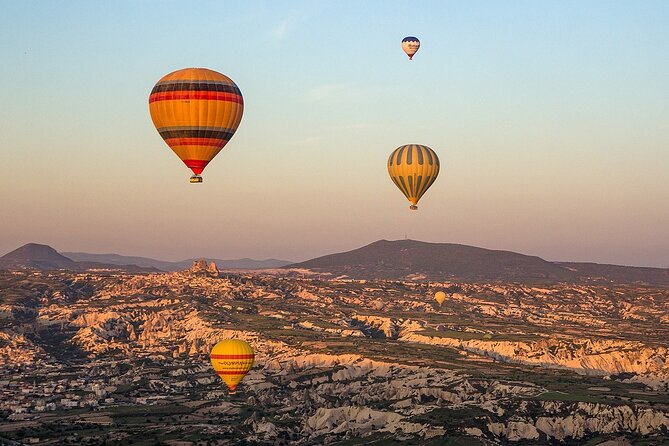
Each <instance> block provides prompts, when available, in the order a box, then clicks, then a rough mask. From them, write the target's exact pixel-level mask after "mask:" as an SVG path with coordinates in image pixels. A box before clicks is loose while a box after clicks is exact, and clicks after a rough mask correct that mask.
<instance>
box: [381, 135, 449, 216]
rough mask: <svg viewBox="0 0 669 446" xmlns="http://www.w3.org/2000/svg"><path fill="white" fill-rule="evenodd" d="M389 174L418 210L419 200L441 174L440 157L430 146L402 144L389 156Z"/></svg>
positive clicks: (412, 207) (413, 208) (412, 206)
mask: <svg viewBox="0 0 669 446" xmlns="http://www.w3.org/2000/svg"><path fill="white" fill-rule="evenodd" d="M388 174H390V178H391V179H392V180H393V182H394V183H395V185H396V186H397V187H398V188H399V190H400V191H402V193H403V194H404V196H406V197H407V199H408V200H409V201H410V202H411V206H410V208H411V209H412V210H416V209H418V206H416V205H417V204H418V200H420V198H421V197H422V196H423V194H424V193H425V192H426V191H427V190H428V188H429V187H430V186H432V183H434V180H436V179H437V175H439V158H438V157H437V154H436V153H435V152H434V150H432V149H430V148H429V147H428V146H422V145H420V144H408V145H405V146H400V147H398V148H397V149H395V150H394V151H393V153H391V154H390V157H389V158H388Z"/></svg>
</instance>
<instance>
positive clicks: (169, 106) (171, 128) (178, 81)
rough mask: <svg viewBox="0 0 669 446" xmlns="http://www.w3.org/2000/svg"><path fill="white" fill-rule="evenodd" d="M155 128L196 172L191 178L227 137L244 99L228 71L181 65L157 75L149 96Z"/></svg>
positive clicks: (199, 179) (197, 178)
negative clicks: (157, 78)
mask: <svg viewBox="0 0 669 446" xmlns="http://www.w3.org/2000/svg"><path fill="white" fill-rule="evenodd" d="M149 112H150V113H151V119H152V120H153V124H154V125H155V126H156V129H157V130H158V133H160V136H162V137H163V139H164V140H165V142H166V143H167V145H168V146H170V148H171V149H172V150H173V151H174V153H176V154H177V156H178V157H179V158H180V159H181V161H183V162H184V164H186V166H188V168H189V169H191V170H192V171H193V173H194V175H193V176H192V177H191V178H190V182H191V183H201V182H202V177H201V176H200V174H201V173H202V171H203V170H204V168H205V167H206V166H207V164H209V162H210V161H211V160H212V159H213V158H214V157H215V156H216V155H217V154H218V152H220V151H221V149H222V148H223V147H225V145H226V144H227V143H228V141H230V138H232V135H234V134H235V130H237V127H238V126H239V122H240V121H241V120H242V113H243V112H244V99H243V98H242V93H241V92H240V91H239V88H237V85H235V83H234V82H233V81H232V79H230V78H229V77H227V76H225V75H223V74H221V73H217V72H216V71H212V70H208V69H206V68H184V69H183V70H177V71H174V72H172V73H170V74H168V75H166V76H164V77H163V78H162V79H160V80H159V81H158V83H157V84H156V85H155V86H154V87H153V90H151V95H150V96H149Z"/></svg>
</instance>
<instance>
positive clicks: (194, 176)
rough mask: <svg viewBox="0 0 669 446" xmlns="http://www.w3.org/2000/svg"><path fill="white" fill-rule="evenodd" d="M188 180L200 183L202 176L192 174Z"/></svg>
mask: <svg viewBox="0 0 669 446" xmlns="http://www.w3.org/2000/svg"><path fill="white" fill-rule="evenodd" d="M190 182H191V183H193V184H194V183H201V182H202V177H201V176H200V175H193V176H192V177H190Z"/></svg>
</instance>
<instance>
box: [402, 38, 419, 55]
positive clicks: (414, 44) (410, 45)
mask: <svg viewBox="0 0 669 446" xmlns="http://www.w3.org/2000/svg"><path fill="white" fill-rule="evenodd" d="M419 48H420V40H418V38H417V37H413V36H407V37H405V38H404V39H402V49H403V50H404V52H405V53H406V54H407V56H409V60H412V59H413V55H414V54H416V53H417V52H418V49H419Z"/></svg>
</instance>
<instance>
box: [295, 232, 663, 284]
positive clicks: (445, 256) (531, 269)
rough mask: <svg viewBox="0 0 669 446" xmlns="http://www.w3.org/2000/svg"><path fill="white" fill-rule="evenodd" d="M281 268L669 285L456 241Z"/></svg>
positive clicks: (659, 278) (396, 245)
mask: <svg viewBox="0 0 669 446" xmlns="http://www.w3.org/2000/svg"><path fill="white" fill-rule="evenodd" d="M283 268H305V269H309V270H312V271H315V272H321V273H329V274H333V275H335V276H348V277H350V278H354V279H388V280H403V279H414V280H416V279H418V280H439V281H444V280H456V281H457V280H459V281H511V282H514V281H515V282H584V281H585V282H587V281H592V280H596V281H613V282H625V283H631V282H640V283H647V284H653V285H663V286H669V268H651V267H633V266H620V265H605V264H598V263H588V262H551V261H547V260H544V259H542V258H540V257H538V256H529V255H525V254H519V253H516V252H513V251H505V250H492V249H486V248H479V247H475V246H469V245H461V244H456V243H430V242H421V241H416V240H394V241H389V240H378V241H376V242H373V243H370V244H369V245H366V246H363V247H361V248H357V249H353V250H351V251H346V252H340V253H335V254H329V255H325V256H321V257H316V258H314V259H311V260H307V261H304V262H298V263H294V264H291V265H288V266H285V267H283Z"/></svg>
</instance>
